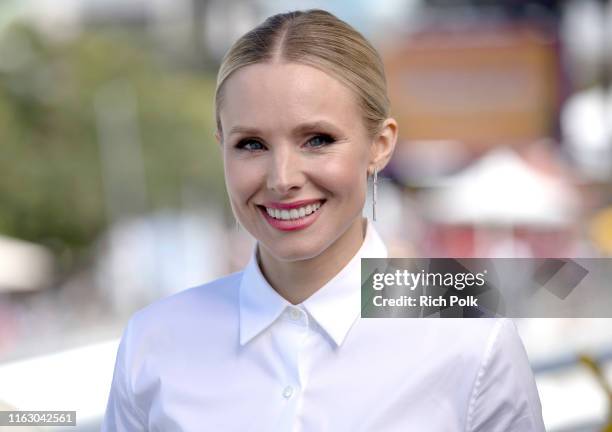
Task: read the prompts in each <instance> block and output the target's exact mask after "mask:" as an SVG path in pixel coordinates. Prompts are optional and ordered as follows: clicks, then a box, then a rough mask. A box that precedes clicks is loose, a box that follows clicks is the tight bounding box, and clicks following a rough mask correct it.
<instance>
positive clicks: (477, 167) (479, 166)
mask: <svg viewBox="0 0 612 432" xmlns="http://www.w3.org/2000/svg"><path fill="white" fill-rule="evenodd" d="M424 201H425V207H426V209H427V211H428V213H429V216H430V218H431V219H432V220H434V221H437V222H441V223H449V224H494V225H538V226H563V225H566V224H568V223H570V222H571V221H572V220H573V218H574V215H575V213H576V210H577V203H578V197H577V194H576V192H575V191H574V190H573V189H572V188H571V186H570V185H568V184H565V183H563V182H562V181H561V180H559V179H555V178H553V177H550V176H547V175H545V174H541V173H539V172H537V171H536V170H534V169H533V168H531V167H530V166H529V165H528V164H527V163H526V162H524V161H523V160H522V159H521V158H520V157H519V156H518V155H517V154H516V153H514V152H513V151H511V150H508V149H500V150H495V151H493V152H491V153H489V154H487V155H485V156H484V157H482V158H481V159H479V160H478V161H476V162H475V163H474V164H472V165H470V166H469V167H468V168H466V169H465V170H464V171H462V172H460V173H458V174H456V175H454V176H450V177H447V178H445V179H443V180H442V181H440V182H439V183H438V184H437V185H436V187H435V188H434V189H433V190H430V191H429V192H428V193H427V194H426V197H425V198H424Z"/></svg>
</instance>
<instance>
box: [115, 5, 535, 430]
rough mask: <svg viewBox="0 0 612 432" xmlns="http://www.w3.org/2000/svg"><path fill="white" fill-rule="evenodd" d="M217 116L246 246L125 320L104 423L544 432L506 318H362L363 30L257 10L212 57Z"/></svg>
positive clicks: (378, 97)
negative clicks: (242, 256) (232, 260)
mask: <svg viewBox="0 0 612 432" xmlns="http://www.w3.org/2000/svg"><path fill="white" fill-rule="evenodd" d="M216 119H217V135H216V136H217V140H218V141H219V144H220V146H221V148H222V152H223V161H224V169H225V180H226V185H227V191H228V195H229V198H230V202H231V206H232V209H233V212H234V215H235V216H236V218H237V219H238V221H239V222H240V224H241V225H242V226H243V227H244V228H245V229H246V230H247V231H248V232H249V233H251V234H252V235H253V236H254V237H255V238H256V239H257V245H256V246H255V248H254V249H253V253H252V256H251V260H250V262H249V264H248V265H247V267H246V268H245V269H244V270H243V271H241V272H238V273H234V274H231V275H229V276H226V277H224V278H222V279H219V280H216V281H213V282H211V283H208V284H206V285H203V286H200V287H196V288H192V289H189V290H186V291H183V292H182V293H179V294H177V295H174V296H171V297H168V298H165V299H162V300H160V301H158V302H156V303H154V304H153V305H151V306H149V307H147V308H145V309H143V310H141V311H139V312H137V313H136V314H135V315H134V316H133V317H132V318H131V319H130V321H129V323H128V325H127V328H126V330H125V333H124V335H123V338H122V340H121V344H120V347H119V351H118V354H117V363H116V366H115V373H114V378H113V383H112V389H111V394H110V397H109V401H108V407H107V412H106V416H105V420H104V426H103V430H107V431H111V430H112V431H124V430H125V431H141V430H151V431H202V430H205V431H294V430H300V431H334V432H336V431H351V432H353V431H400V430H401V431H407V430H410V431H432V432H433V431H487V432H490V431H517V432H518V431H520V432H526V431H543V430H544V428H543V425H542V418H541V413H540V411H541V410H540V403H539V399H538V394H537V390H536V387H535V384H534V380H533V376H532V374H531V371H530V369H529V364H528V362H527V358H526V355H525V351H524V349H523V347H522V344H521V342H520V340H519V338H518V336H517V333H516V329H515V327H514V325H513V324H512V322H511V321H509V320H497V319H474V320H467V319H466V320H460V321H456V320H450V319H438V320H434V319H422V320H418V319H417V320H411V319H379V320H373V319H370V320H366V319H361V318H360V258H362V257H383V258H384V257H386V256H387V250H386V248H385V245H384V244H383V242H382V241H381V239H380V237H379V236H378V234H377V233H376V231H375V229H374V226H373V225H372V223H371V222H369V221H368V220H367V219H365V218H363V216H362V212H363V206H364V202H365V196H366V187H367V180H368V175H373V176H374V178H375V177H376V173H377V171H379V170H381V169H382V168H383V167H384V166H385V165H386V164H387V162H388V161H389V159H390V157H391V154H392V152H393V148H394V146H395V143H396V139H397V132H398V126H397V124H396V122H395V120H394V119H392V118H389V102H388V98H387V94H386V84H385V76H384V71H383V66H382V63H381V60H380V58H379V56H378V54H377V53H376V51H375V50H374V48H372V46H371V45H370V44H369V43H368V42H367V41H366V40H365V39H364V38H363V37H362V36H361V35H360V34H359V33H357V32H356V31H355V30H354V29H352V28H351V27H350V26H348V25H347V24H346V23H344V22H342V21H340V20H338V19H337V18H336V17H334V16H333V15H331V14H329V13H327V12H325V11H321V10H310V11H306V12H291V13H286V14H279V15H275V16H272V17H270V18H268V19H267V20H266V21H265V22H264V23H263V24H261V25H260V26H258V27H257V28H255V29H253V30H251V31H250V32H248V33H247V34H245V35H244V36H243V37H242V38H241V39H239V40H238V41H237V42H236V43H235V44H234V45H233V47H232V48H231V49H230V51H229V52H228V54H227V55H226V57H225V59H224V61H223V64H222V65H221V68H220V71H219V76H218V80H217V97H216Z"/></svg>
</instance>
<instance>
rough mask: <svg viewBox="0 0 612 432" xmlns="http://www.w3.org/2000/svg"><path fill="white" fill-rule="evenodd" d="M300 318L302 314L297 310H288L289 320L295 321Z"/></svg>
mask: <svg viewBox="0 0 612 432" xmlns="http://www.w3.org/2000/svg"><path fill="white" fill-rule="evenodd" d="M301 316H302V314H301V313H300V311H299V310H298V309H291V310H289V318H291V319H292V320H294V321H297V320H299V319H300V318H301Z"/></svg>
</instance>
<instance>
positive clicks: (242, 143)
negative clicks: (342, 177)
mask: <svg viewBox="0 0 612 432" xmlns="http://www.w3.org/2000/svg"><path fill="white" fill-rule="evenodd" d="M315 138H323V141H324V142H325V144H323V145H320V146H315V147H313V148H314V149H319V148H323V147H327V146H328V145H330V144H332V143H333V142H334V141H335V139H334V138H333V137H332V136H331V135H328V134H317V135H314V136H313V137H312V138H310V139H309V140H308V141H307V142H311V141H312V140H314V139H315ZM249 143H257V144H259V145H261V146H263V144H262V143H261V141H259V140H258V139H255V138H245V139H242V140H240V141H239V142H238V143H237V144H236V148H237V149H238V150H244V151H251V152H255V151H259V150H263V149H255V150H253V149H248V148H246V145H247V144H249Z"/></svg>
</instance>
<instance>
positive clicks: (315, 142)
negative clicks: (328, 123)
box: [308, 134, 334, 148]
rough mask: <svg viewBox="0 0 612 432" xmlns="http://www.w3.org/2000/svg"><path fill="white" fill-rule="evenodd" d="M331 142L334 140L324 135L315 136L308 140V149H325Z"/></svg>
mask: <svg viewBox="0 0 612 432" xmlns="http://www.w3.org/2000/svg"><path fill="white" fill-rule="evenodd" d="M333 142H334V139H333V138H332V137H331V136H329V135H326V134H321V135H315V136H313V137H312V138H310V139H309V140H308V144H310V147H313V148H320V147H325V146H326V145H328V144H331V143H333Z"/></svg>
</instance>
